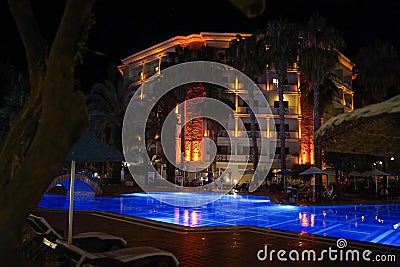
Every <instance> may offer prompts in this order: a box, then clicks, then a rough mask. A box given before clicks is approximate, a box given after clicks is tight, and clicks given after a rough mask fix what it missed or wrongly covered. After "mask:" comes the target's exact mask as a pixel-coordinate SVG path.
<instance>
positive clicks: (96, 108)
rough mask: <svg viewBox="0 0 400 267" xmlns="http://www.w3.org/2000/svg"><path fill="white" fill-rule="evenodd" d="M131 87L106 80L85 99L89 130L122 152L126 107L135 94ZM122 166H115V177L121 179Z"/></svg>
mask: <svg viewBox="0 0 400 267" xmlns="http://www.w3.org/2000/svg"><path fill="white" fill-rule="evenodd" d="M133 93H134V92H133V90H129V86H127V85H125V84H122V82H121V81H120V82H118V84H117V86H115V85H114V84H112V83H111V82H110V81H108V80H106V81H105V82H104V83H96V84H95V85H93V87H92V88H91V90H90V91H89V93H88V94H87V95H86V97H85V101H86V106H87V111H88V115H89V129H90V130H91V131H93V133H95V135H96V136H98V137H99V138H100V139H102V140H104V142H106V143H108V144H110V145H112V146H113V147H115V148H116V149H118V150H120V151H122V124H123V120H124V116H125V111H126V107H127V105H128V103H129V100H130V98H131V96H132V94H133ZM120 171H121V164H120V163H118V164H117V163H115V164H114V166H113V172H114V173H113V177H114V178H116V177H119V174H120Z"/></svg>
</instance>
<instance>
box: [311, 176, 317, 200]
mask: <svg viewBox="0 0 400 267" xmlns="http://www.w3.org/2000/svg"><path fill="white" fill-rule="evenodd" d="M313 179H314V185H313V186H312V187H313V190H312V198H313V202H315V200H316V199H315V173H313Z"/></svg>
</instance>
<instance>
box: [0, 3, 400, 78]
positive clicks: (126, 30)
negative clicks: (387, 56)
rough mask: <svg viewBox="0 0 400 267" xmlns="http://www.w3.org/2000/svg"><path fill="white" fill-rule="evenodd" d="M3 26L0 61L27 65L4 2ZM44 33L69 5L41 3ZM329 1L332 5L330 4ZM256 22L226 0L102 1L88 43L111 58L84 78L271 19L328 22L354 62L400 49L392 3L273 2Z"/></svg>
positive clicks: (92, 63) (89, 67) (397, 7)
mask: <svg viewBox="0 0 400 267" xmlns="http://www.w3.org/2000/svg"><path fill="white" fill-rule="evenodd" d="M0 2H1V3H0V16H1V18H2V23H1V25H0V32H1V33H2V38H1V39H2V40H1V41H0V45H1V51H2V52H3V53H2V55H1V56H0V61H6V62H9V63H11V64H13V65H17V66H22V67H23V66H24V64H25V59H24V50H23V47H22V43H21V40H20V38H19V35H18V32H17V30H16V27H15V24H14V21H13V19H12V16H11V13H10V10H9V7H8V5H7V1H0ZM41 2H43V1H36V3H35V6H34V7H35V10H36V12H37V14H38V18H39V21H40V23H41V26H42V29H43V32H44V34H45V35H46V36H49V37H51V36H52V34H54V32H55V29H56V28H57V26H58V22H59V17H60V14H61V12H62V9H63V5H64V3H65V1H59V0H57V1H44V2H45V3H46V5H43V4H38V3H41ZM328 2H329V3H328ZM266 5H267V6H266V10H265V12H264V13H263V15H262V16H259V17H257V18H253V19H250V18H247V17H245V16H244V15H243V14H242V13H241V12H240V11H239V10H238V9H237V8H236V7H234V6H233V5H232V4H231V3H229V2H228V1H227V0H202V1H141V2H139V1H118V0H115V1H110V0H98V1H97V3H96V4H95V6H94V9H93V10H94V14H95V19H96V25H95V26H94V28H93V30H92V32H91V34H90V39H89V42H88V44H89V47H90V48H92V49H94V50H98V51H101V52H103V53H105V54H106V55H107V57H103V58H101V57H98V56H96V57H87V58H86V61H85V64H84V65H83V66H82V67H81V70H80V73H81V75H86V76H87V77H90V79H91V80H93V83H94V82H96V81H102V80H103V79H104V75H105V67H100V66H104V65H105V64H106V62H109V61H113V62H115V63H116V64H117V65H118V64H120V60H121V59H122V58H125V57H127V56H129V55H131V54H133V53H135V52H138V51H140V50H142V49H145V48H147V47H149V46H152V45H154V44H157V43H159V42H162V41H164V40H167V39H169V38H172V37H174V36H176V35H188V34H192V33H199V32H202V31H214V32H247V33H252V32H254V31H255V30H257V29H260V28H263V27H264V26H265V25H266V22H267V21H268V19H276V18H279V17H282V18H287V19H289V20H290V21H292V22H298V23H302V24H305V23H306V22H307V20H308V19H309V18H310V17H311V16H315V15H316V14H318V15H319V16H322V17H325V18H326V19H327V22H328V24H330V25H332V26H334V27H336V28H337V29H338V31H339V33H340V34H341V36H342V37H343V38H344V39H345V41H346V43H347V48H346V49H344V51H343V52H344V53H345V55H347V56H348V57H349V58H352V57H353V56H354V54H355V53H356V52H357V51H358V49H359V48H361V47H362V46H363V45H365V44H367V43H370V42H372V41H373V40H374V39H377V38H379V39H382V40H386V41H390V42H391V43H393V44H395V45H396V46H398V47H399V46H400V41H399V40H400V27H399V26H400V22H399V15H400V3H399V2H398V1H388V0H380V1H379V0H364V1H351V0H333V1H324V0H304V1H296V2H292V1H282V0H280V1H270V0H267V2H266Z"/></svg>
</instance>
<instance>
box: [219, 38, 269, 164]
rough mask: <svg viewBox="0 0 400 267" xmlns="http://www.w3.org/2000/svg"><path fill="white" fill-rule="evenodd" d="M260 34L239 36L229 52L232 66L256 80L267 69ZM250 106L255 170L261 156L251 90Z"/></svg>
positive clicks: (232, 42) (232, 43) (249, 91)
mask: <svg viewBox="0 0 400 267" xmlns="http://www.w3.org/2000/svg"><path fill="white" fill-rule="evenodd" d="M262 41H263V39H262V38H260V35H259V34H253V35H251V36H250V37H248V38H246V39H245V38H243V37H242V36H241V35H237V38H236V39H235V40H233V41H231V43H230V45H229V48H228V50H227V56H228V60H229V62H230V65H231V66H233V67H235V68H237V69H239V70H241V71H243V72H244V74H246V75H247V76H248V77H249V78H254V76H255V75H257V74H259V73H260V72H261V71H262V70H263V69H264V68H265V45H264V44H263V42H262ZM248 93H249V104H250V127H251V143H252V147H253V153H252V154H253V155H252V156H253V158H252V161H253V168H254V170H255V169H256V168H257V166H258V160H259V154H258V145H257V134H256V132H257V126H258V125H257V122H256V116H255V114H254V96H253V89H252V88H249V90H248Z"/></svg>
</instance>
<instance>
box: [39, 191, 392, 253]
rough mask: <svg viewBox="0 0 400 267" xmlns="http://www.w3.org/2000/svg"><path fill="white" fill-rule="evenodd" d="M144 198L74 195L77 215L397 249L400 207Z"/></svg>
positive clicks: (48, 201)
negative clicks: (257, 230)
mask: <svg viewBox="0 0 400 267" xmlns="http://www.w3.org/2000/svg"><path fill="white" fill-rule="evenodd" d="M152 194H154V193H152ZM157 194H159V195H158V197H157V199H162V198H163V197H165V198H169V199H171V198H174V199H176V201H177V204H178V203H179V202H181V203H183V204H184V203H186V202H187V201H199V199H200V198H207V197H213V198H215V197H214V196H212V195H210V194H213V193H166V192H163V193H157ZM157 199H156V198H153V197H151V196H150V195H148V194H146V193H133V194H127V195H121V197H99V196H97V197H93V196H77V197H75V201H74V209H75V210H97V211H108V212H114V213H119V214H124V215H129V216H134V217H140V218H145V219H150V220H155V221H159V222H165V223H172V224H177V225H183V226H190V227H210V226H244V225H251V226H258V227H264V228H272V229H278V230H287V231H293V232H302V233H309V234H315V235H322V236H329V237H335V238H345V239H348V240H357V241H363V242H371V243H377V244H384V245H392V246H399V247H400V227H399V226H400V205H399V204H379V205H343V206H342V205H340V206H294V205H286V204H274V203H271V202H270V200H269V198H268V197H265V196H251V195H222V196H221V198H219V199H218V200H217V201H214V202H212V203H210V204H208V205H206V206H202V207H196V208H185V207H178V206H171V205H167V204H165V203H164V202H161V201H159V200H157ZM68 206H69V200H68V197H67V196H61V195H47V194H46V195H43V197H42V200H41V201H40V203H39V207H40V208H55V209H68Z"/></svg>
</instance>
